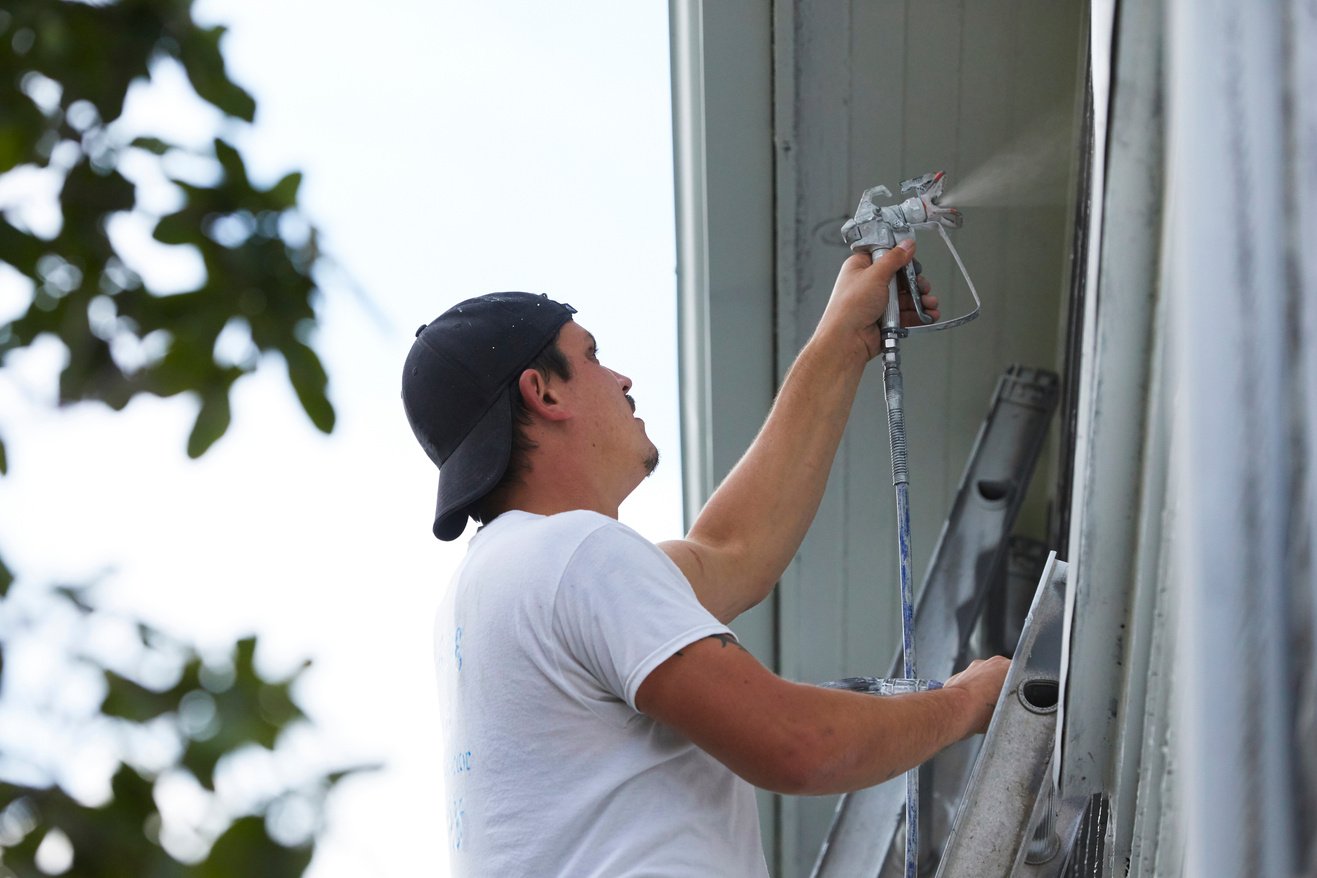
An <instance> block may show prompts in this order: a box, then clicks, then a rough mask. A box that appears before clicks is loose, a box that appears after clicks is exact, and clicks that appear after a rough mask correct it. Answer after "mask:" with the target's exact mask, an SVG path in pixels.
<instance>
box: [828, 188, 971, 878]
mask: <svg viewBox="0 0 1317 878" xmlns="http://www.w3.org/2000/svg"><path fill="white" fill-rule="evenodd" d="M945 179H946V175H945V174H944V173H943V172H942V171H937V172H933V173H928V174H924V175H923V176H922V177H915V178H913V179H911V180H906V181H905V182H903V183H902V184H901V194H902V195H906V194H907V193H908V197H906V198H905V199H904V200H903V201H901V202H899V203H897V204H889V205H884V204H882V203H881V201H880V200H879V199H881V198H891V197H892V193H891V191H890V190H889V189H888V188H887V187H886V186H875V187H873V188H872V189H866V190H865V192H864V194H863V195H862V196H860V206H859V207H858V208H856V210H855V216H854V218H852V219H849V220H847V221H846V224H845V225H843V226H842V227H841V236H842V238H843V239H844V240H845V241H846V243H847V244H849V245H850V247H851V250H853V251H854V252H856V253H868V254H869V255H870V257H871V258H872V259H874V260H877V259H881V258H882V256H883V254H884V253H886V252H887V251H889V250H891V249H893V248H895V247H896V245H897V243H898V242H900V241H903V240H914V237H915V233H916V232H917V231H919V230H921V229H937V231H938V234H939V235H941V236H942V240H943V242H944V243H946V245H947V249H948V250H950V251H951V255H952V257H953V258H954V259H955V260H956V265H957V266H958V267H959V268H960V273H961V275H962V276H964V278H965V283H966V284H967V285H968V286H969V291H970V295H972V296H973V297H974V310H973V311H971V312H969V313H968V314H965V315H962V316H960V317H957V318H955V319H954V320H948V321H945V322H943V323H933V318H932V317H930V316H929V315H928V314H927V313H925V312H924V308H923V305H922V304H921V303H920V301H919V287H918V285H917V283H916V280H915V272H916V269H915V265H914V261H913V260H911V262H910V263H909V264H907V265H906V266H905V268H904V269H902V273H903V274H904V277H905V286H906V288H907V289H908V290H909V291H910V297H911V299H912V300H913V301H914V307H915V313H916V314H917V315H918V317H919V321H920V323H921V324H922V325H920V326H914V327H910V328H908V329H907V328H905V327H903V326H901V306H900V303H899V301H898V298H897V296H898V293H899V283H898V280H897V277H896V276H893V277H892V280H891V283H890V286H889V287H888V297H887V311H886V312H885V313H884V314H883V319H882V338H883V347H882V353H881V355H880V356H881V357H882V360H883V386H884V388H885V390H886V397H887V429H888V437H889V439H890V441H891V447H892V484H893V485H894V486H895V487H896V541H897V551H898V556H899V565H900V568H899V573H900V582H901V647H902V654H903V656H904V662H903V664H904V674H905V679H904V680H899V681H897V680H891V681H881V682H883V683H886V684H887V687H886V688H887V689H888V690H889V691H899V690H900V689H904V690H905V691H913V690H918V689H929V688H935V687H936V686H937V685H938V684H935V683H931V682H930V681H924V680H919V679H918V675H917V674H916V673H915V638H914V633H915V632H914V618H915V612H914V577H913V574H912V572H911V564H910V496H909V489H910V474H909V470H908V468H907V465H906V441H905V400H904V390H903V389H902V382H901V347H900V345H901V339H903V338H905V337H906V335H908V334H910V333H912V332H921V331H925V332H927V331H933V330H941V329H950V328H951V327H953V326H960V325H961V324H964V323H968V322H969V321H971V320H973V319H974V318H975V317H977V316H979V295H978V292H977V291H976V290H975V289H974V282H973V281H971V280H970V278H969V272H967V271H966V270H965V263H964V262H962V261H961V259H960V254H959V253H957V252H956V248H955V246H954V245H952V243H951V238H950V237H949V236H948V235H947V229H958V228H960V226H961V223H962V222H963V221H964V218H963V217H962V216H961V214H960V211H958V210H956V209H955V208H954V207H944V206H943V205H940V204H938V199H940V198H941V197H942V186H943V183H944V181H945ZM875 682H878V681H875ZM882 688H883V687H882V686H875V687H874V688H873V691H881V690H882ZM905 806H906V835H905V875H906V878H915V876H916V872H917V869H918V863H919V770H918V769H917V768H916V769H912V770H911V771H909V772H907V773H906V802H905Z"/></svg>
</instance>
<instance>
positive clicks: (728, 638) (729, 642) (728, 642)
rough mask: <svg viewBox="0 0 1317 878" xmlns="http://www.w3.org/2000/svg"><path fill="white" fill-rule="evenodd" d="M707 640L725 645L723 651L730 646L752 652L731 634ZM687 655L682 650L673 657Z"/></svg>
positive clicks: (710, 636)
mask: <svg viewBox="0 0 1317 878" xmlns="http://www.w3.org/2000/svg"><path fill="white" fill-rule="evenodd" d="M705 640H716V641H718V642H719V643H721V644H722V645H723V649H726V648H727V647H729V646H734V647H736V648H737V649H739V650H741V652H749V651H750V650H748V649H746V648H745V647H744V646H742V645H741V644H740V642H739V641H737V639H736V638H735V637H733V636H732V635H731V634H710V635H709V636H708V637H706V638H705ZM685 654H686V653H684V652H682V651H681V650H680V649H679V650H677V651H676V652H675V653H673V655H685Z"/></svg>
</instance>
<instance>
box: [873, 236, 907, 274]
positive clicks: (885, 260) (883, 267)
mask: <svg viewBox="0 0 1317 878" xmlns="http://www.w3.org/2000/svg"><path fill="white" fill-rule="evenodd" d="M914 255H915V242H914V241H913V240H909V239H907V240H904V241H898V242H897V245H896V246H895V247H894V248H892V249H891V250H888V251H887V252H886V253H884V254H883V255H882V257H881V258H879V259H875V260H874V262H873V267H874V270H875V271H881V272H886V273H887V274H896V272H898V271H899V270H901V269H902V268H904V267H905V264H906V263H907V262H909V261H910V260H911V259H913V258H914Z"/></svg>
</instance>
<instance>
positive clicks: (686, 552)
mask: <svg viewBox="0 0 1317 878" xmlns="http://www.w3.org/2000/svg"><path fill="white" fill-rule="evenodd" d="M902 243H903V244H905V243H907V242H902ZM908 243H909V244H910V247H909V249H905V248H903V247H898V248H897V249H894V250H891V251H889V252H888V253H887V254H886V255H885V256H884V257H883V258H881V259H880V260H878V261H877V262H873V263H871V262H870V260H869V257H868V256H865V255H855V256H851V257H850V258H849V259H847V260H846V262H845V263H843V265H842V267H841V272H840V274H839V275H838V276H837V282H836V285H835V286H834V287H833V291H832V296H831V298H830V299H829V300H828V306H827V308H826V309H825V310H824V313H823V317H822V318H821V319H820V320H819V325H818V327H817V328H816V329H815V330H814V334H813V336H811V338H810V340H809V341H808V342H806V344H805V347H804V348H803V349H802V350H801V352H800V354H799V355H798V356H797V357H796V361H795V363H794V364H792V366H791V369H790V370H789V371H788V372H787V376H786V378H785V380H784V381H783V382H782V389H781V391H780V392H779V393H778V395H777V399H776V400H775V401H774V403H773V408H772V410H771V411H770V412H769V415H768V419H767V420H766V421H765V423H764V426H763V428H762V429H761V430H760V432H759V435H758V436H757V437H755V440H754V442H753V443H751V445H750V448H749V450H748V451H747V452H746V453H745V456H744V457H742V458H741V460H740V462H738V463H737V464H736V466H735V467H734V468H733V469H732V471H731V473H729V474H728V476H727V478H726V479H725V480H724V481H723V483H722V484H721V485H720V486H719V487H718V489H717V490H716V491H714V493H713V496H712V497H710V498H709V502H708V503H707V504H706V505H705V507H704V509H703V510H702V511H701V512H700V515H699V517H698V518H697V519H696V520H695V524H694V525H693V526H692V527H691V530H690V533H689V534H687V535H686V538H685V539H683V540H672V541H670V542H666V543H663V544H662V546H661V547H662V549H663V551H664V552H666V553H667V554H668V557H670V558H671V559H672V560H673V562H675V563H676V565H677V566H678V567H679V568H680V569H681V571H682V573H684V574H685V576H686V578H687V579H688V580H690V583H691V586H692V587H693V588H694V589H695V594H696V595H697V596H698V597H699V599H700V602H701V603H703V604H704V606H705V607H706V608H708V610H709V611H710V612H711V613H713V614H714V615H715V616H717V617H718V618H719V619H720V620H722V621H723V622H729V621H731V620H732V619H734V618H735V617H736V616H738V615H740V614H741V613H742V612H744V611H745V610H748V609H749V608H750V607H753V606H754V605H755V604H757V603H759V602H760V601H761V600H763V599H764V598H765V597H766V596H767V595H768V593H769V592H770V591H771V590H772V588H773V585H774V583H776V582H777V580H778V578H779V577H780V576H781V575H782V572H783V571H784V570H785V569H786V566H787V564H789V563H790V561H791V558H792V556H794V555H795V553H796V550H797V549H798V548H800V543H801V541H802V540H803V539H804V538H805V532H806V531H807V530H808V529H809V525H810V523H811V522H812V521H813V520H814V514H815V513H816V512H817V511H818V506H819V502H820V500H821V499H822V498H823V490H824V488H825V487H826V485H827V479H828V472H829V471H830V470H831V468H832V461H833V458H834V457H835V456H836V453H837V447H838V445H839V444H840V443H841V437H842V433H843V431H844V430H845V427H846V420H847V418H848V417H849V415H850V410H851V405H852V404H853V403H854V401H855V394H856V391H857V390H858V388H859V385H860V378H861V377H862V376H863V374H864V368H865V365H866V364H867V363H868V362H869V361H870V360H871V359H873V358H874V357H875V356H877V354H878V352H879V350H880V348H881V341H882V333H881V330H880V328H879V325H878V322H879V320H880V319H881V318H882V315H883V311H884V310H885V309H886V307H887V288H888V282H889V281H890V280H891V278H892V276H893V274H894V273H895V272H896V271H897V270H898V269H900V268H901V267H902V266H904V265H905V264H906V263H907V262H908V261H909V260H910V259H911V258H912V256H913V253H914V243H913V242H908ZM925 288H926V287H925ZM923 304H924V308H925V310H926V311H928V312H929V313H931V314H932V315H933V316H934V317H936V316H938V312H937V300H936V299H935V298H933V297H932V296H924V297H923ZM908 305H909V303H908V302H906V303H903V305H902V317H903V318H905V317H906V314H907V313H910V314H911V315H912V314H913V311H909V312H907V310H906V309H907V306H908ZM903 322H904V319H903ZM911 322H914V318H913V316H912V317H911Z"/></svg>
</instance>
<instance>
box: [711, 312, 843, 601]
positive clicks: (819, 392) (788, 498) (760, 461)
mask: <svg viewBox="0 0 1317 878" xmlns="http://www.w3.org/2000/svg"><path fill="white" fill-rule="evenodd" d="M866 361H867V356H866V354H865V353H864V352H863V350H862V349H859V350H857V349H856V346H854V345H846V344H844V343H839V342H836V341H835V340H832V341H830V340H829V339H826V338H823V337H820V336H815V337H814V338H813V339H811V340H810V342H809V343H808V344H806V346H805V348H804V350H802V351H801V353H800V355H799V357H797V359H796V362H795V363H794V364H793V365H792V367H791V370H790V371H789V372H788V373H787V377H786V380H785V381H784V382H783V384H782V390H781V391H780V393H779V394H778V397H777V399H776V400H775V401H774V404H773V408H772V410H771V411H770V412H769V415H768V419H767V420H766V421H765V423H764V426H763V428H762V429H761V430H760V432H759V435H758V436H757V437H756V438H755V441H754V442H753V443H752V444H751V446H750V448H749V450H748V451H747V452H746V454H745V456H744V457H742V458H741V460H740V461H739V462H738V463H737V465H736V466H735V467H734V468H733V469H732V472H731V473H730V474H729V475H728V476H727V478H726V479H725V480H724V481H723V483H722V484H721V485H720V486H719V487H718V489H717V490H716V491H715V492H714V494H713V496H712V497H711V498H710V499H709V502H708V504H706V505H705V507H704V510H703V511H702V512H701V513H700V515H699V517H698V518H697V519H696V521H695V524H694V526H693V527H692V528H691V531H690V534H689V535H688V537H687V539H688V540H689V541H690V542H692V543H695V544H697V545H703V546H711V547H718V548H719V549H721V550H722V552H721V555H720V557H721V560H722V567H723V568H724V569H722V570H719V571H717V573H716V575H717V576H718V577H719V579H720V581H719V587H720V588H722V589H726V590H727V591H728V592H729V593H730V594H733V595H735V599H734V603H736V604H739V606H735V607H733V608H732V609H733V610H734V612H733V613H732V615H736V614H737V613H740V612H742V611H744V610H746V609H748V608H749V607H752V606H754V605H755V604H757V603H758V602H759V601H761V600H762V599H763V598H764V597H765V596H766V595H767V594H768V592H769V591H770V590H771V589H772V587H773V584H774V583H775V582H776V581H777V579H778V578H779V577H780V576H781V575H782V571H784V570H785V569H786V566H787V564H788V563H790V561H791V558H792V556H793V555H794V554H795V553H796V550H797V549H798V548H799V547H800V543H801V541H802V540H803V539H804V537H805V532H806V531H807V530H808V529H809V525H810V523H811V522H812V521H813V520H814V514H815V513H816V512H817V511H818V506H819V502H820V501H821V500H822V497H823V491H824V488H825V487H826V485H827V479H828V473H829V471H830V470H831V468H832V462H833V459H834V458H835V457H836V454H837V447H838V445H839V444H840V443H841V437H842V434H843V432H844V431H845V427H846V420H847V418H848V417H849V414H850V409H851V405H852V404H853V403H854V401H855V394H856V392H857V390H858V388H859V383H860V378H861V377H862V375H863V373H864V366H865V363H866Z"/></svg>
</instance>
